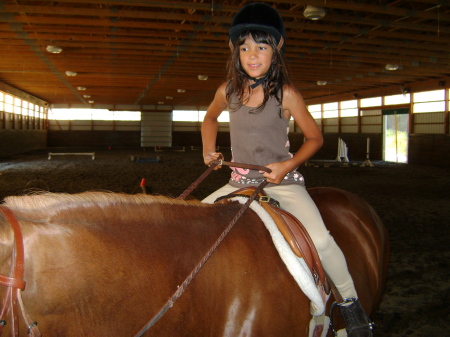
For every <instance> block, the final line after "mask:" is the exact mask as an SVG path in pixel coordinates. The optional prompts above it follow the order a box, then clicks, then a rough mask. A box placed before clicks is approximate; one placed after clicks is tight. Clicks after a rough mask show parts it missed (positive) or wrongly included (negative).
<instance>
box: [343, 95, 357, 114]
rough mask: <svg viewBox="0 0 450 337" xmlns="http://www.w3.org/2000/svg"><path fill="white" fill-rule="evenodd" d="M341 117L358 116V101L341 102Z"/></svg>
mask: <svg viewBox="0 0 450 337" xmlns="http://www.w3.org/2000/svg"><path fill="white" fill-rule="evenodd" d="M339 111H340V116H341V117H355V116H358V100H356V99H353V100H351V101H342V102H341V104H340V109H339Z"/></svg>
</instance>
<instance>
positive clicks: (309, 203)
mask: <svg viewBox="0 0 450 337" xmlns="http://www.w3.org/2000/svg"><path fill="white" fill-rule="evenodd" d="M237 189H238V188H236V187H233V186H231V185H229V184H227V185H225V186H223V187H222V188H220V189H218V190H217V191H215V192H213V193H212V194H210V195H209V196H208V197H206V198H205V199H203V200H202V202H204V203H209V204H212V203H214V202H215V200H216V199H217V198H219V197H221V196H225V195H227V194H230V193H233V192H235V191H236V190H237ZM264 191H265V192H266V193H267V195H269V196H270V197H272V198H274V199H275V200H277V201H278V202H279V203H280V205H281V208H282V209H284V210H286V211H287V212H289V213H291V214H292V215H294V216H295V217H296V218H297V219H299V220H300V222H301V223H302V224H303V226H304V227H305V228H306V230H307V231H308V233H309V235H310V237H311V239H312V241H313V242H314V245H315V246H316V249H317V252H318V253H319V256H320V260H321V262H322V265H323V268H324V270H325V272H326V273H327V274H328V275H329V277H330V278H331V279H332V280H333V282H334V284H335V285H336V288H337V289H338V290H339V292H340V293H341V296H342V297H343V298H350V297H355V298H358V296H357V294H356V289H355V287H354V284H353V280H352V277H351V276H350V273H349V271H348V268H347V263H346V261H345V257H344V254H343V253H342V251H341V249H340V248H339V247H338V245H337V244H336V242H335V241H334V239H333V237H332V236H331V235H330V233H329V232H328V230H327V229H326V227H325V224H324V223H323V220H322V217H321V215H320V213H319V210H318V209H317V206H316V204H315V203H314V201H313V200H312V199H311V197H310V195H309V194H308V192H307V191H306V188H305V187H304V186H302V185H297V184H289V185H275V186H272V187H267V186H266V187H265V188H264Z"/></svg>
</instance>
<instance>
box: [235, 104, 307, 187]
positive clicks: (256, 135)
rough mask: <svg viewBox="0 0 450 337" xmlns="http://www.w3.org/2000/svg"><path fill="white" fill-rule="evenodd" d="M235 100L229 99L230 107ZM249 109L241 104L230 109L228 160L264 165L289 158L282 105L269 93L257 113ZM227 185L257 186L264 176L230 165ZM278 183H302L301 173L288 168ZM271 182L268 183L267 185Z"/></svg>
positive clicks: (286, 123) (286, 121)
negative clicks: (236, 108)
mask: <svg viewBox="0 0 450 337" xmlns="http://www.w3.org/2000/svg"><path fill="white" fill-rule="evenodd" d="M236 102H238V98H237V96H234V97H233V98H232V102H231V107H233V106H235V103H236ZM252 109H253V108H251V107H247V106H244V105H243V106H242V107H240V108H239V109H238V110H232V109H231V108H229V112H230V138H231V151H232V155H233V158H232V161H233V162H236V163H245V164H254V165H260V166H265V165H268V164H271V163H275V162H282V161H285V160H287V159H290V158H292V154H291V153H290V152H289V145H290V144H289V138H288V134H289V120H287V119H286V118H284V116H283V114H282V106H281V105H280V104H279V103H278V101H277V100H276V98H275V97H273V96H271V97H270V98H269V100H268V101H267V103H266V106H265V107H264V109H263V110H262V111H261V112H256V113H255V112H250V111H251V110H252ZM231 169H232V170H233V172H232V173H231V179H230V184H231V185H232V186H235V187H239V188H240V187H244V185H246V186H248V185H258V184H260V183H261V182H262V181H263V180H264V177H263V175H262V173H259V172H258V171H256V170H247V169H241V168H237V167H232V168H231ZM282 184H301V185H304V180H303V176H302V175H301V174H300V173H299V172H297V171H295V170H294V171H292V172H290V173H288V174H287V175H286V177H285V178H284V180H283V181H282ZM270 185H272V186H274V184H269V186H270Z"/></svg>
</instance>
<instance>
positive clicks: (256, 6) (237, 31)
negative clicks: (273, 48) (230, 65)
mask: <svg viewBox="0 0 450 337" xmlns="http://www.w3.org/2000/svg"><path fill="white" fill-rule="evenodd" d="M249 30H259V31H263V32H267V33H269V34H270V35H272V36H273V37H274V38H275V40H276V41H277V44H278V49H279V50H280V51H281V52H284V50H285V49H286V43H285V41H286V30H285V28H284V23H283V19H282V18H281V16H280V14H279V13H278V12H277V10H276V9H275V8H273V7H271V6H269V5H267V4H265V3H260V2H254V3H250V4H248V5H246V6H244V7H242V8H241V9H240V10H239V12H237V13H236V15H235V16H234V17H233V20H232V21H231V26H230V33H229V34H230V48H231V49H233V48H234V46H235V45H236V41H237V39H238V38H239V36H240V35H241V34H242V33H243V32H246V31H249Z"/></svg>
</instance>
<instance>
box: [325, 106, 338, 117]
mask: <svg viewBox="0 0 450 337" xmlns="http://www.w3.org/2000/svg"><path fill="white" fill-rule="evenodd" d="M338 107H339V103H338V102H333V103H325V104H324V105H323V118H336V117H338V111H339V109H338Z"/></svg>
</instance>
